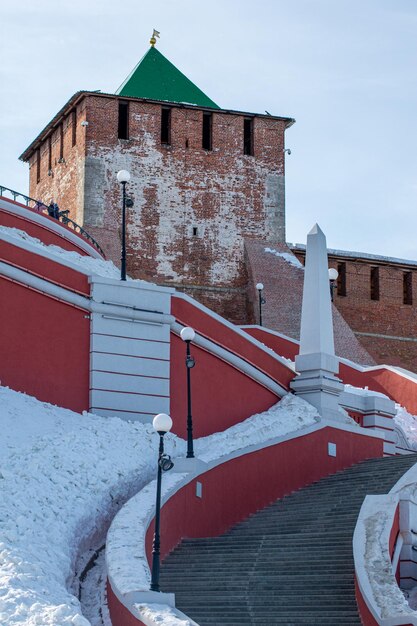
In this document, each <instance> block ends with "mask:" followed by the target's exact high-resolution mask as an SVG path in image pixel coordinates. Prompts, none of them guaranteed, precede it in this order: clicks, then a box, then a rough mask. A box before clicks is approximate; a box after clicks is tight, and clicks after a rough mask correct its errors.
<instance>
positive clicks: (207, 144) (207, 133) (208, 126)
mask: <svg viewBox="0 0 417 626" xmlns="http://www.w3.org/2000/svg"><path fill="white" fill-rule="evenodd" d="M212 122H213V115H212V114H211V113H203V149H204V150H212V132H213V131H212V128H213V123H212Z"/></svg>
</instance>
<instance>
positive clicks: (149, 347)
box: [90, 333, 170, 360]
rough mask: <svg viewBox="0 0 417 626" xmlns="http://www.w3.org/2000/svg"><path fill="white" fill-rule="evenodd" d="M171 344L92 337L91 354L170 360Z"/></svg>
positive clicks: (103, 336) (107, 336) (102, 336)
mask: <svg viewBox="0 0 417 626" xmlns="http://www.w3.org/2000/svg"><path fill="white" fill-rule="evenodd" d="M169 347H170V346H169V343H162V342H159V341H140V340H137V341H136V340H132V339H127V338H124V337H114V336H111V335H96V334H95V333H93V334H92V335H91V348H90V349H91V352H105V353H107V354H123V355H126V356H133V357H140V356H142V357H148V358H151V359H166V360H168V359H169V352H170V350H169Z"/></svg>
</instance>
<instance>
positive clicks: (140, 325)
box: [92, 313, 170, 342]
mask: <svg viewBox="0 0 417 626" xmlns="http://www.w3.org/2000/svg"><path fill="white" fill-rule="evenodd" d="M92 319H93V333H99V334H100V333H101V334H105V335H115V336H116V337H129V338H130V337H132V338H133V339H145V340H152V339H153V340H154V341H155V340H157V341H166V342H169V340H170V334H169V333H170V331H169V326H168V324H165V325H162V324H155V323H153V322H145V321H138V320H134V321H133V320H129V319H126V318H124V319H122V318H115V317H111V316H106V315H105V316H103V315H102V314H97V313H94V314H93V318H92Z"/></svg>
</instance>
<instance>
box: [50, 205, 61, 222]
mask: <svg viewBox="0 0 417 626" xmlns="http://www.w3.org/2000/svg"><path fill="white" fill-rule="evenodd" d="M48 215H49V216H50V217H54V218H55V219H56V220H59V206H58V205H57V203H56V202H51V204H50V205H49V207H48Z"/></svg>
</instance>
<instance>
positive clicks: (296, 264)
mask: <svg viewBox="0 0 417 626" xmlns="http://www.w3.org/2000/svg"><path fill="white" fill-rule="evenodd" d="M265 252H269V253H271V254H274V255H275V256H280V257H281V258H283V259H284V261H287V263H289V264H290V265H293V266H294V267H298V268H300V269H302V270H303V269H304V265H303V264H302V263H301V262H300V261H299V260H298V259H297V257H296V256H295V255H294V254H291V252H279V251H278V250H274V249H272V248H265Z"/></svg>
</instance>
